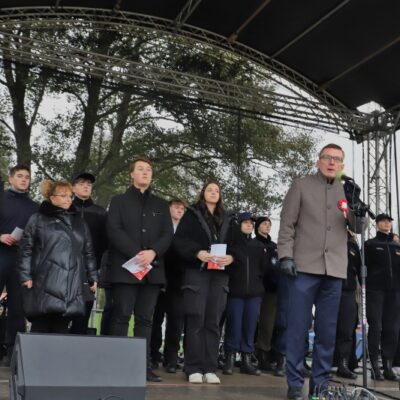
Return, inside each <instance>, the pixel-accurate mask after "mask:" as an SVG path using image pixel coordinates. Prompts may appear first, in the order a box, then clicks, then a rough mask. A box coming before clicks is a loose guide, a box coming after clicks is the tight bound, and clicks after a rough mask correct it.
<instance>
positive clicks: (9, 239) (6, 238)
mask: <svg viewBox="0 0 400 400" xmlns="http://www.w3.org/2000/svg"><path fill="white" fill-rule="evenodd" d="M0 242H1V243H4V244H6V245H7V246H15V245H16V244H18V241H17V239H15V237H14V236H11V235H10V234H9V233H3V234H2V235H0Z"/></svg>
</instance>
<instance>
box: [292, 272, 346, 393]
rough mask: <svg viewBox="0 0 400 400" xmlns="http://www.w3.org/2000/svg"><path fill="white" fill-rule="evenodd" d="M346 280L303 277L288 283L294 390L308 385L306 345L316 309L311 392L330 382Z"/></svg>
mask: <svg viewBox="0 0 400 400" xmlns="http://www.w3.org/2000/svg"><path fill="white" fill-rule="evenodd" d="M341 289H342V279H338V278H333V277H329V276H326V275H313V274H305V273H299V274H298V275H297V277H294V278H290V279H288V300H289V303H288V310H287V340H286V361H287V371H286V376H287V383H288V386H290V387H302V386H303V384H304V376H303V362H304V343H305V342H306V340H307V335H308V330H309V327H310V324H311V310H312V307H313V305H315V321H314V331H315V340H314V349H313V361H312V371H311V379H310V388H313V387H315V386H317V385H321V384H324V383H326V382H327V381H328V379H329V374H330V370H331V367H332V361H333V353H334V349H335V339H336V322H337V316H338V311H339V303H340V295H341Z"/></svg>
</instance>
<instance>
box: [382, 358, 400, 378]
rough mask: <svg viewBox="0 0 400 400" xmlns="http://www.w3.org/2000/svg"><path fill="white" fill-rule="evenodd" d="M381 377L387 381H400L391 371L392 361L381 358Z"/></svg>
mask: <svg viewBox="0 0 400 400" xmlns="http://www.w3.org/2000/svg"><path fill="white" fill-rule="evenodd" d="M382 361H383V377H384V378H385V379H387V380H388V381H395V382H398V381H400V378H399V377H398V376H397V374H396V373H395V372H394V371H393V360H389V359H385V358H383V360H382Z"/></svg>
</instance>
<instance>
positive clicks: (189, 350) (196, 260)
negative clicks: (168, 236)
mask: <svg viewBox="0 0 400 400" xmlns="http://www.w3.org/2000/svg"><path fill="white" fill-rule="evenodd" d="M229 225H230V218H229V216H228V214H227V213H226V212H225V211H224V209H223V207H222V197H221V192H220V187H219V185H218V184H217V183H214V182H211V183H208V184H207V185H205V186H204V187H203V189H202V190H201V192H200V198H199V201H198V202H197V204H195V205H194V206H193V207H189V208H188V210H187V212H186V213H185V215H184V216H183V218H182V220H181V222H180V223H179V225H178V229H177V230H176V233H175V236H174V240H173V244H174V248H175V250H176V252H177V254H178V255H179V257H181V260H182V265H183V267H184V269H185V277H184V281H183V292H184V313H185V324H186V325H185V329H186V330H185V373H186V375H187V376H188V380H189V382H190V383H203V382H205V383H214V384H218V383H220V380H219V378H218V377H217V375H216V374H215V372H216V370H217V359H218V347H219V339H220V332H219V323H220V320H221V316H222V313H223V311H224V309H225V305H226V296H227V292H228V279H229V277H228V274H227V272H226V270H215V269H213V270H210V269H207V266H208V262H209V261H216V262H217V263H218V264H219V265H221V266H223V267H226V269H228V268H229V265H230V264H231V263H232V261H233V257H232V256H231V255H226V256H221V257H213V256H211V255H210V246H211V245H212V244H215V243H227V239H228V228H229ZM228 254H229V250H228Z"/></svg>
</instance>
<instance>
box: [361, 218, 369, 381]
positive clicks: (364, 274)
mask: <svg viewBox="0 0 400 400" xmlns="http://www.w3.org/2000/svg"><path fill="white" fill-rule="evenodd" d="M360 219H361V335H362V343H363V357H362V368H363V388H365V389H367V387H368V385H367V306H366V283H365V282H366V278H367V267H366V265H365V218H360Z"/></svg>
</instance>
